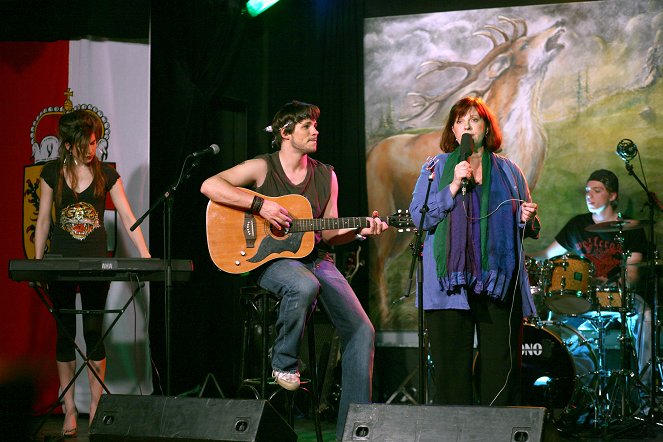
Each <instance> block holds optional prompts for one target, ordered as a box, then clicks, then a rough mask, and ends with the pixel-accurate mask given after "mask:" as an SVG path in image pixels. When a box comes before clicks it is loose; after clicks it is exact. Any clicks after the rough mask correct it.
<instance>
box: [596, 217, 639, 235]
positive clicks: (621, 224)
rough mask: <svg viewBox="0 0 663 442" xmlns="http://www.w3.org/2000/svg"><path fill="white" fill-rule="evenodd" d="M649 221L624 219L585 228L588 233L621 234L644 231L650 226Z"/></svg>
mask: <svg viewBox="0 0 663 442" xmlns="http://www.w3.org/2000/svg"><path fill="white" fill-rule="evenodd" d="M648 224H649V221H642V220H637V219H622V220H619V221H608V222H605V223H596V224H594V225H591V226H587V227H585V230H587V231H588V232H619V231H620V230H621V231H624V230H636V229H642V228H643V227H644V226H646V225H648Z"/></svg>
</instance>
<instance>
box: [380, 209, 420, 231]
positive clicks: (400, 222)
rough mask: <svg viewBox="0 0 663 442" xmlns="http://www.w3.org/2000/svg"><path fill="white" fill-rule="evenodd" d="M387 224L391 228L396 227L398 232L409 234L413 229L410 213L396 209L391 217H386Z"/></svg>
mask: <svg viewBox="0 0 663 442" xmlns="http://www.w3.org/2000/svg"><path fill="white" fill-rule="evenodd" d="M386 222H387V224H389V225H390V226H391V227H396V228H397V229H398V231H399V232H410V231H413V230H414V228H415V225H414V222H413V221H412V217H411V216H410V211H409V210H407V209H405V210H403V209H398V210H397V211H396V212H394V213H393V214H392V215H390V216H388V217H387V220H386Z"/></svg>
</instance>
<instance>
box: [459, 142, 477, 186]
mask: <svg viewBox="0 0 663 442" xmlns="http://www.w3.org/2000/svg"><path fill="white" fill-rule="evenodd" d="M459 149H460V161H467V157H469V156H470V155H472V152H474V140H473V139H472V134H469V133H467V132H465V133H464V134H463V136H462V137H460V148H459ZM467 184H468V180H467V178H463V179H462V180H461V189H462V193H463V196H465V193H467Z"/></svg>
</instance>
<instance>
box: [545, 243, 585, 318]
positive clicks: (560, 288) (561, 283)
mask: <svg viewBox="0 0 663 442" xmlns="http://www.w3.org/2000/svg"><path fill="white" fill-rule="evenodd" d="M543 271H544V272H545V278H544V286H545V291H544V293H545V302H546V305H547V306H548V307H549V308H550V310H552V311H553V312H555V313H561V314H565V315H578V314H581V313H585V312H586V311H588V310H589V309H590V308H591V307H592V296H591V289H590V287H591V284H590V282H591V279H592V276H593V274H594V265H593V264H592V263H591V261H589V260H588V259H585V258H581V257H579V256H572V255H561V256H556V257H554V258H551V259H549V260H547V261H546V262H545V263H544V270H543Z"/></svg>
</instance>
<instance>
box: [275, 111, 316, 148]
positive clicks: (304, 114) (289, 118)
mask: <svg viewBox="0 0 663 442" xmlns="http://www.w3.org/2000/svg"><path fill="white" fill-rule="evenodd" d="M318 118H320V108H318V106H316V105H315V104H310V103H304V102H302V101H297V100H293V101H291V102H289V103H286V104H284V105H283V107H281V109H279V110H278V112H276V115H274V119H273V120H272V134H273V135H274V139H273V140H272V145H273V146H274V147H275V148H279V149H280V148H281V142H282V141H283V137H282V136H281V129H283V132H285V133H286V134H291V133H292V131H293V130H295V125H296V124H297V123H299V122H300V121H303V120H307V119H310V120H313V121H317V119H318Z"/></svg>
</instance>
